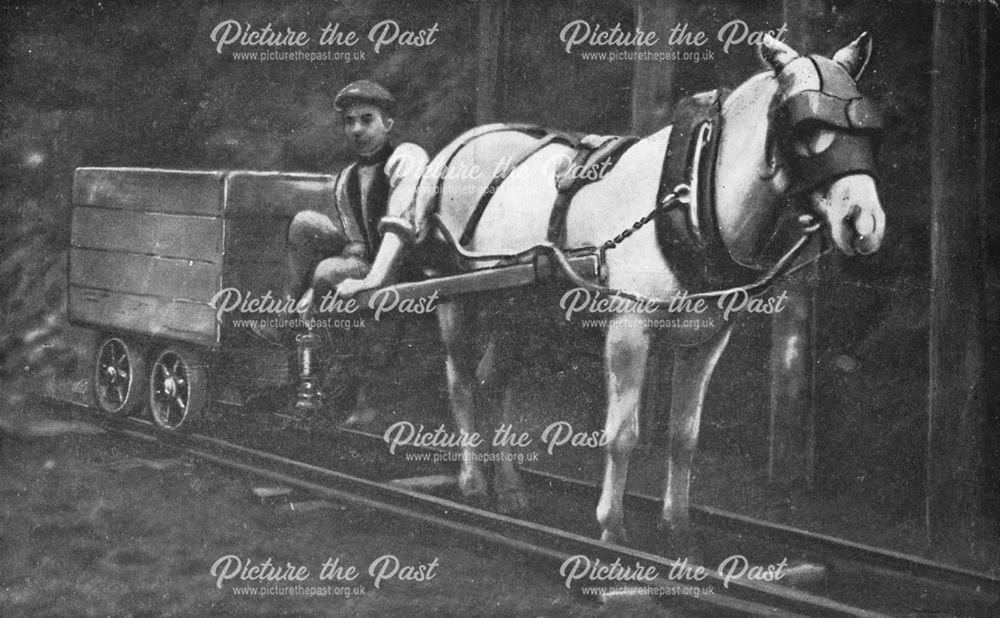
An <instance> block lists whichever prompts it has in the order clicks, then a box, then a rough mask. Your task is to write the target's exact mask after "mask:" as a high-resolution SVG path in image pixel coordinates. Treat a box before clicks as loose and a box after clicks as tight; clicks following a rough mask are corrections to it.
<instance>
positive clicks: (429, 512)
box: [60, 402, 883, 616]
mask: <svg viewBox="0 0 1000 618" xmlns="http://www.w3.org/2000/svg"><path fill="white" fill-rule="evenodd" d="M60 403H67V402H60ZM72 405H74V407H76V408H77V409H81V408H82V409H83V410H86V412H85V414H86V415H87V416H88V419H87V420H90V421H92V422H97V423H98V424H99V425H100V426H102V427H103V428H104V429H106V430H107V431H109V432H112V433H115V434H118V435H121V436H125V437H129V438H131V439H138V440H142V441H146V442H151V443H156V444H158V445H161V446H163V447H166V448H169V449H171V450H174V451H176V452H179V453H183V454H186V455H190V456H193V457H197V458H199V459H202V460H205V461H208V462H211V463H213V464H217V465H220V466H223V467H227V468H230V469H233V470H237V471H240V472H244V473H247V474H253V475H257V476H262V477H265V478H269V479H272V480H275V481H278V482H281V483H284V484H287V485H289V486H291V487H295V488H298V489H301V490H303V491H307V492H311V493H315V494H317V495H320V496H323V497H326V498H330V499H335V500H340V501H343V502H346V503H349V504H352V505H355V506H357V507H361V508H370V509H376V510H378V511H381V512H384V513H388V514H391V515H393V516H397V517H401V518H404V519H407V520H410V521H416V522H420V523H423V524H430V525H433V526H436V527H440V528H444V529H448V530H452V531H454V532H457V533H461V534H464V535H468V536H471V537H474V538H477V539H480V540H483V541H486V542H489V543H493V544H496V545H499V546H503V547H507V548H509V549H511V550H514V551H517V552H522V553H525V554H529V555H531V556H533V557H535V558H536V559H538V560H539V561H540V562H541V563H542V564H545V565H548V567H549V568H551V569H552V571H551V572H552V573H553V574H554V575H555V574H556V573H558V569H559V567H560V566H561V565H562V564H563V562H564V561H565V560H567V559H568V558H570V557H572V556H577V555H583V556H586V557H588V558H590V559H600V560H602V561H605V562H606V563H610V562H614V561H615V560H620V561H621V564H622V565H628V566H631V565H634V564H641V565H643V566H644V567H650V566H651V567H655V569H656V572H657V573H658V574H659V576H658V577H657V578H656V579H653V580H652V581H644V582H643V583H642V585H644V586H649V587H659V588H666V587H674V586H677V585H680V584H684V583H685V582H681V581H676V580H672V579H670V578H669V577H668V576H666V575H665V574H668V573H669V572H670V570H671V568H672V567H673V566H674V561H673V560H670V559H667V558H664V557H662V556H658V555H654V554H652V553H648V552H645V551H641V550H637V549H633V548H629V547H624V546H621V545H616V544H610V543H604V542H601V541H599V540H596V539H593V538H589V537H585V536H581V535H579V534H575V533H572V532H568V531H566V530H561V529H558V528H555V527H552V526H547V525H543V524H538V523H533V522H529V521H525V520H523V519H516V518H513V517H508V516H505V515H500V514H497V513H494V512H491V511H486V510H483V509H480V508H476V507H474V506H470V505H468V504H464V503H461V502H456V501H454V500H449V499H446V498H441V497H437V496H433V495H430V494H427V493H421V492H418V491H413V490H410V489H407V488H405V487H400V486H398V485H394V484H392V483H388V482H375V481H372V480H368V479H365V478H361V477H358V476H353V475H350V474H345V473H343V472H338V471H336V470H330V469H327V468H323V467H319V466H315V465H310V464H307V463H303V462H301V461H296V460H293V459H289V458H286V457H282V456H279V455H275V454H273V453H268V452H264V451H261V450H258V449H253V448H247V447H245V446H241V445H238V444H233V443H231V442H227V441H225V440H221V439H218V438H214V437H211V436H204V435H199V434H187V435H184V434H176V433H166V432H163V431H161V430H158V429H157V428H155V427H154V426H153V425H152V424H151V423H148V422H145V421H141V420H138V419H134V418H117V417H108V416H104V415H101V414H99V413H96V412H93V411H91V410H90V409H89V408H86V407H84V406H80V405H79V404H72ZM353 435H358V434H357V433H354V434H353ZM691 566H696V565H691ZM705 573H706V578H705V579H703V580H702V581H700V582H697V583H698V585H700V586H713V587H714V589H715V593H714V594H707V595H700V596H698V597H697V598H694V597H658V598H659V599H661V600H666V599H668V598H669V600H670V603H671V607H675V605H674V603H676V604H679V605H681V606H683V607H685V608H688V609H691V610H694V611H698V610H699V609H703V610H705V611H710V612H711V614H712V615H717V614H718V613H719V612H720V611H721V612H724V613H730V612H732V613H739V614H746V615H759V616H775V615H781V616H785V615H792V616H795V615H805V616H881V615H883V614H880V613H878V612H873V611H869V610H866V609H864V608H861V607H856V606H853V605H850V604H846V603H841V602H838V601H835V600H832V599H829V598H825V597H822V596H818V595H815V594H810V593H808V592H803V591H801V590H796V589H793V588H789V587H787V586H783V585H778V584H774V583H770V582H759V581H748V580H744V579H735V580H732V581H729V582H728V586H725V585H724V581H723V578H722V577H721V576H720V575H719V574H718V573H716V572H715V571H714V570H713V569H711V568H706V569H705ZM575 585H577V586H587V585H598V586H600V585H602V582H576V583H575ZM604 585H607V584H606V583H604ZM709 608H714V609H709Z"/></svg>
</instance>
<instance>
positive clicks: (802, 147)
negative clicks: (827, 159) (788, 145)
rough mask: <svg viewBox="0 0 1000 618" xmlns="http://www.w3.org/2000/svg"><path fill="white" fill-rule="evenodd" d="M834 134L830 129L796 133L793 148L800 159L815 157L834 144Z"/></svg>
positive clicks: (816, 128) (812, 129)
mask: <svg viewBox="0 0 1000 618" xmlns="http://www.w3.org/2000/svg"><path fill="white" fill-rule="evenodd" d="M833 138H834V133H833V131H831V130H830V129H822V128H819V127H814V128H811V129H808V130H805V131H796V134H795V139H794V140H793V141H792V148H793V149H794V150H795V154H797V155H799V156H800V157H813V156H816V155H818V154H819V153H821V152H823V151H824V150H826V149H827V148H829V147H830V144H832V143H833Z"/></svg>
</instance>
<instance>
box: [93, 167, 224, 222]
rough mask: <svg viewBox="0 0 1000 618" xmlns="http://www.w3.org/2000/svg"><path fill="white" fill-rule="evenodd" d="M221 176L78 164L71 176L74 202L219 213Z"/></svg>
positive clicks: (192, 212) (147, 210)
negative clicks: (72, 176)
mask: <svg viewBox="0 0 1000 618" xmlns="http://www.w3.org/2000/svg"><path fill="white" fill-rule="evenodd" d="M224 176H225V174H224V173H222V172H193V171H184V170H159V169H145V168H120V167H119V168H109V167H81V168H78V169H77V170H76V175H75V176H74V179H73V203H74V204H77V205H79V206H103V207H105V208H122V209H125V210H141V211H145V212H171V213H178V214H194V215H212V216H219V215H221V214H222V206H223V204H222V190H223V179H224Z"/></svg>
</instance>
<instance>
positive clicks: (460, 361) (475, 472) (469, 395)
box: [437, 299, 487, 498]
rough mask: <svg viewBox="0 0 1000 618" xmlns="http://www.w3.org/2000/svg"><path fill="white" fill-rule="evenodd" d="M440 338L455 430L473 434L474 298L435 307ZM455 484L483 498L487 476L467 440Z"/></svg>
mask: <svg viewBox="0 0 1000 618" xmlns="http://www.w3.org/2000/svg"><path fill="white" fill-rule="evenodd" d="M437 316H438V324H439V325H440V327H441V338H442V339H443V341H444V346H445V351H446V353H447V361H446V362H447V367H446V368H447V377H448V396H449V399H450V400H451V410H452V413H453V414H454V417H455V425H456V428H457V429H458V431H460V432H465V433H467V434H469V435H472V434H474V433H475V431H476V424H475V417H474V414H475V403H474V393H475V385H476V384H475V382H476V360H477V356H478V355H477V353H476V343H475V336H474V335H475V319H476V305H475V301H472V300H468V299H463V300H453V301H449V302H446V303H442V304H440V305H439V306H438V311H437ZM458 487H459V489H461V490H462V494H463V495H465V496H470V497H473V496H474V497H478V498H485V496H486V492H487V487H486V478H485V477H484V476H483V471H482V469H481V467H480V464H479V462H478V461H477V460H476V449H475V448H474V447H473V446H471V445H468V443H466V445H465V446H463V447H462V463H461V468H460V470H459V474H458Z"/></svg>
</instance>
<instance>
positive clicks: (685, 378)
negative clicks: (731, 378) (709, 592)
mask: <svg viewBox="0 0 1000 618" xmlns="http://www.w3.org/2000/svg"><path fill="white" fill-rule="evenodd" d="M731 333H732V327H731V326H730V327H727V328H726V329H725V330H723V331H721V332H719V333H718V334H716V335H715V336H714V337H713V338H712V339H710V340H709V341H707V342H705V343H703V344H701V345H698V346H692V347H684V348H679V349H678V350H677V357H676V361H675V363H674V377H673V387H672V389H673V393H672V398H671V403H670V423H669V425H668V432H669V434H668V439H667V457H668V461H667V483H666V491H665V492H664V496H663V515H662V521H661V522H660V523H661V526H662V527H663V528H665V529H666V531H667V535H668V542H669V543H670V546H671V547H672V548H673V549H678V550H679V549H684V550H687V549H689V548H690V546H691V545H692V537H691V515H690V512H689V505H688V493H689V490H690V487H691V462H692V460H693V458H694V450H695V447H696V446H697V445H698V429H699V425H700V423H701V409H702V405H703V404H704V402H705V391H706V390H707V389H708V382H709V380H710V379H711V378H712V372H713V371H714V370H715V364H716V363H717V362H718V361H719V357H720V356H722V352H723V350H725V349H726V344H727V343H728V342H729V335H730V334H731Z"/></svg>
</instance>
